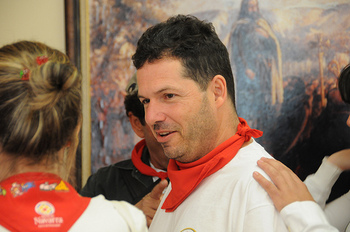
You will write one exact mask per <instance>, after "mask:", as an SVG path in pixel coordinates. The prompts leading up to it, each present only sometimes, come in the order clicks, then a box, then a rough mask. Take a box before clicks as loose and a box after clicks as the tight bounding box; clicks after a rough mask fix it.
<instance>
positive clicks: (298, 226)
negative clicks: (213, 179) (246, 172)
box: [253, 158, 338, 232]
mask: <svg viewBox="0 0 350 232" xmlns="http://www.w3.org/2000/svg"><path fill="white" fill-rule="evenodd" d="M258 166H259V167H260V168H262V169H263V170H264V171H265V172H266V174H267V175H269V176H270V178H271V180H272V182H271V181H269V180H267V179H266V178H265V177H263V176H262V175H261V174H260V173H258V172H254V173H253V177H254V178H255V180H256V181H257V182H258V183H259V184H260V185H261V186H262V187H263V188H264V189H265V190H266V191H267V193H268V194H269V196H270V197H271V199H272V201H273V203H274V205H275V207H276V209H277V210H278V211H280V212H281V216H282V218H283V220H284V222H285V223H286V225H287V227H288V228H289V230H290V231H292V232H293V231H295V232H297V231H305V232H306V231H307V232H311V231H315V232H316V231H318V232H319V231H327V232H328V231H329V232H333V231H334V232H335V231H338V230H337V229H335V228H334V227H332V226H331V225H330V224H329V222H328V221H327V219H326V217H325V215H324V213H323V211H322V209H321V208H320V207H319V206H318V205H317V204H316V203H315V202H314V200H313V198H312V196H311V194H310V193H309V191H308V189H307V187H306V185H305V184H304V183H303V182H302V181H301V180H300V179H299V178H298V176H297V175H295V174H294V173H293V171H292V170H290V169H289V168H287V167H286V166H285V165H283V164H282V163H281V162H279V161H277V160H274V159H267V158H261V159H260V160H259V161H258ZM311 215H312V216H311Z"/></svg>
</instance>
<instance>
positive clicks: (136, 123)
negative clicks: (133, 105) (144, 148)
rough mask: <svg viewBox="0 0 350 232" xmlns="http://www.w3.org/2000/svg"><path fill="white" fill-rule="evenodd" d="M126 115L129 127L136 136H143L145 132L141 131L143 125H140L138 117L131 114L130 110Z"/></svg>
mask: <svg viewBox="0 0 350 232" xmlns="http://www.w3.org/2000/svg"><path fill="white" fill-rule="evenodd" d="M128 116H129V121H130V124H131V127H132V129H133V130H134V132H135V134H136V135H137V136H139V137H140V138H144V137H145V134H144V133H143V126H142V124H141V122H140V120H139V118H138V117H136V116H135V115H133V113H131V112H129V113H128Z"/></svg>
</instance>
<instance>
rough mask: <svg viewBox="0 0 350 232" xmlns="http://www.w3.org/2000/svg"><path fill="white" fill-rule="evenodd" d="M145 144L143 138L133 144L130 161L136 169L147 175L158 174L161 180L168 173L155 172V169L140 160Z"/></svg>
mask: <svg viewBox="0 0 350 232" xmlns="http://www.w3.org/2000/svg"><path fill="white" fill-rule="evenodd" d="M145 146H146V141H145V140H144V139H143V140H141V141H140V142H138V143H137V144H136V145H135V147H134V150H132V153H131V161H132V163H133V164H134V165H135V167H136V168H137V170H139V171H140V172H141V173H142V174H144V175H147V176H158V177H159V178H160V179H162V180H163V179H166V178H168V174H167V173H166V172H157V171H156V170H154V169H153V168H151V167H150V166H148V165H147V164H145V163H144V162H142V160H141V156H142V152H143V149H144V148H145Z"/></svg>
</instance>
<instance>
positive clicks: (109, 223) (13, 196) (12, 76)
mask: <svg viewBox="0 0 350 232" xmlns="http://www.w3.org/2000/svg"><path fill="white" fill-rule="evenodd" d="M81 116H82V115H81V75H80V74H79V73H78V71H77V69H76V67H75V66H74V65H72V64H71V63H70V62H69V59H68V57H67V56H66V55H64V54H63V53H61V52H59V51H58V50H55V49H52V48H50V47H48V46H46V45H44V44H41V43H37V42H30V41H21V42H17V43H14V44H10V45H7V46H4V47H2V48H0V212H1V214H0V215H1V216H0V231H45V230H49V231H68V230H69V231H147V227H146V220H145V216H144V215H143V213H142V212H141V211H139V210H138V209H136V208H135V207H133V206H131V205H129V204H128V203H126V202H117V201H107V200H106V199H105V198H104V197H103V196H102V195H101V196H97V197H95V198H92V199H91V198H85V197H81V196H80V195H79V194H78V193H77V192H76V191H75V189H74V188H73V187H72V186H71V185H70V184H69V183H68V182H67V181H69V176H70V173H72V167H73V165H74V163H75V162H74V160H75V152H76V148H77V145H78V134H79V131H80V122H81Z"/></svg>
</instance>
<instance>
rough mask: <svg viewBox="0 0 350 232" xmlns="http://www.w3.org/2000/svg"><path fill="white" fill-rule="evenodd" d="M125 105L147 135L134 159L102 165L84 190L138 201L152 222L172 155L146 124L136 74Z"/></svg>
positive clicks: (134, 124) (138, 131) (141, 134)
mask: <svg viewBox="0 0 350 232" xmlns="http://www.w3.org/2000/svg"><path fill="white" fill-rule="evenodd" d="M124 105H125V110H126V114H127V116H128V117H129V121H130V124H131V126H132V129H133V130H134V132H135V133H136V135H138V136H139V137H140V138H144V139H143V140H141V141H140V142H139V143H138V144H136V145H135V148H134V150H133V151H132V155H131V159H128V160H124V161H121V162H119V163H116V164H113V165H110V166H107V167H103V168H100V169H99V170H98V171H97V172H96V173H95V174H93V175H91V176H90V177H89V179H88V180H87V183H86V184H85V186H84V187H83V189H82V190H81V191H80V194H81V195H83V196H87V197H94V196H97V195H99V194H102V195H104V196H105V198H106V199H108V200H124V201H127V202H129V203H131V204H134V205H135V206H136V207H138V208H139V209H141V210H142V211H143V212H144V213H145V215H146V216H147V224H148V226H149V224H150V222H151V221H152V218H153V215H154V213H155V210H156V209H157V207H158V205H159V202H160V201H159V199H160V197H161V195H162V191H163V190H164V188H165V187H166V186H167V182H166V181H165V182H164V181H162V182H160V180H161V179H166V178H167V173H166V169H167V165H168V161H169V159H168V158H167V157H166V156H165V155H164V151H163V148H162V146H161V145H160V144H159V143H158V142H157V141H156V139H155V138H154V136H153V134H152V132H151V130H150V128H149V127H148V126H147V125H146V122H145V112H144V109H143V105H142V104H141V103H140V101H139V99H138V96H137V84H136V75H134V76H133V77H132V79H131V80H130V82H129V84H128V87H127V95H126V97H125V100H124ZM158 183H159V184H158ZM157 184H158V185H157ZM156 185H157V187H155V186H156ZM152 189H154V190H153V191H152V192H151V190H152ZM150 192H151V193H150ZM145 196H146V197H145Z"/></svg>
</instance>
